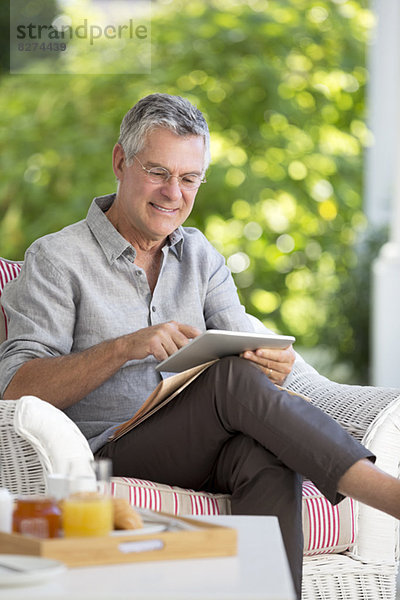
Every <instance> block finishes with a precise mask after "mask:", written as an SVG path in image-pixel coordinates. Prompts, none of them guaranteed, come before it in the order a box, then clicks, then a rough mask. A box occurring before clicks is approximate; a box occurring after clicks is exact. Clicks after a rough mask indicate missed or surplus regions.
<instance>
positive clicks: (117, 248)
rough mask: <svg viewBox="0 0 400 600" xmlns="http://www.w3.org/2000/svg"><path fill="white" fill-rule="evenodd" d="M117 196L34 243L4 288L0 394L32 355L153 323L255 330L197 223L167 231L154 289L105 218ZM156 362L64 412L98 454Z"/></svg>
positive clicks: (152, 376)
mask: <svg viewBox="0 0 400 600" xmlns="http://www.w3.org/2000/svg"><path fill="white" fill-rule="evenodd" d="M114 197H115V195H113V194H112V195H109V196H102V197H100V198H95V200H94V201H93V202H92V204H91V206H90V209H89V212H88V215H87V218H86V219H84V220H82V221H79V222H78V223H75V224H73V225H70V226H68V227H66V228H65V229H62V230H61V231H59V232H57V233H53V234H50V235H47V236H45V237H43V238H41V239H39V240H37V241H36V242H34V243H33V244H32V245H31V246H30V248H29V249H28V250H27V252H26V255H25V262H24V266H23V268H22V271H21V274H20V275H19V276H18V278H17V279H16V280H15V281H13V282H11V283H10V284H8V285H7V286H6V289H5V290H4V293H3V296H2V304H3V307H4V309H5V312H6V315H7V318H8V319H9V327H8V340H7V341H6V342H4V343H3V344H2V346H1V347H0V394H1V395H2V394H3V393H4V390H5V388H6V387H7V385H8V384H9V382H10V380H11V379H12V377H13V376H14V374H15V373H16V371H17V370H18V368H19V367H20V366H21V365H22V364H23V363H24V362H26V361H28V360H31V359H33V358H42V357H52V356H62V355H66V354H69V353H71V352H80V351H82V350H85V349H87V348H89V347H91V346H93V345H95V344H98V343H99V342H102V341H104V340H107V339H111V338H116V337H118V336H121V335H125V334H127V333H131V332H134V331H137V330H138V329H141V328H143V327H148V326H150V325H155V324H157V323H163V322H165V321H170V320H175V321H179V322H181V323H186V324H189V325H193V326H196V327H198V328H199V329H200V330H202V331H205V330H206V329H228V330H237V331H253V327H252V324H251V322H250V321H249V319H248V317H247V316H246V314H245V310H244V308H243V307H242V306H241V304H240V302H239V299H238V296H237V292H236V288H235V285H234V282H233V280H232V277H231V274H230V271H229V269H228V268H227V267H226V265H225V260H224V258H223V257H222V256H221V255H220V254H219V253H218V252H217V251H216V250H215V248H213V246H211V244H210V243H209V242H208V241H207V240H206V238H205V237H204V236H203V234H202V233H200V231H198V230H197V229H194V228H183V227H180V228H178V229H177V230H175V231H174V232H173V233H172V234H171V235H170V236H169V238H168V241H167V243H166V244H165V246H164V247H163V249H162V253H163V257H162V265H161V270H160V274H159V277H158V281H157V285H156V287H155V289H154V292H153V294H152V293H151V291H150V288H149V285H148V283H147V278H146V274H145V272H144V271H143V269H141V268H140V267H138V266H137V265H136V264H135V257H136V251H135V249H134V247H133V246H132V245H131V244H130V243H129V242H127V240H125V239H124V238H123V237H122V236H121V235H120V234H119V233H118V231H117V230H116V229H115V228H114V226H113V225H112V224H111V222H110V221H109V220H108V218H107V216H106V215H105V214H104V211H105V210H107V209H108V208H109V207H110V206H111V204H112V202H113V200H114ZM155 365H156V360H155V358H154V357H153V356H148V357H147V358H146V359H144V360H131V361H129V362H127V363H125V365H124V366H123V367H122V368H121V369H120V370H119V371H118V372H117V373H116V374H115V375H113V376H112V377H111V378H110V379H109V380H108V381H106V382H105V383H103V384H102V385H101V386H100V387H98V388H97V389H96V390H94V391H93V392H91V393H89V394H88V395H87V396H86V397H85V398H83V399H82V400H81V401H79V402H77V403H76V404H75V405H73V406H71V407H69V408H68V409H66V410H65V412H66V413H67V414H68V416H69V417H71V418H72V419H73V420H74V421H75V422H76V423H77V425H78V426H79V427H80V429H81V430H82V432H83V433H84V435H85V436H86V437H87V438H88V439H89V443H90V445H91V447H92V450H93V451H96V450H97V449H98V448H100V447H101V446H102V445H103V444H104V443H105V442H106V441H107V439H108V437H109V435H110V433H111V431H112V430H113V428H114V427H115V426H116V425H118V424H120V423H122V422H124V421H126V420H127V419H129V418H131V416H132V415H133V414H134V413H135V412H136V411H137V409H138V408H139V407H140V406H141V405H142V404H143V402H144V400H145V399H146V398H147V396H149V394H150V393H151V392H152V391H153V389H154V388H155V387H156V386H157V384H158V383H159V381H160V375H159V374H158V373H157V372H156V371H155V369H154V367H155Z"/></svg>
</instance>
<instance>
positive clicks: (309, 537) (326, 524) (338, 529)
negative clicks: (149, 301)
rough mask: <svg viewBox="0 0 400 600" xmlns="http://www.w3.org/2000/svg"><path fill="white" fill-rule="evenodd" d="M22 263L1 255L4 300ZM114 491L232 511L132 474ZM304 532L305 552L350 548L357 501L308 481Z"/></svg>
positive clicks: (162, 507)
mask: <svg viewBox="0 0 400 600" xmlns="http://www.w3.org/2000/svg"><path fill="white" fill-rule="evenodd" d="M21 266H22V263H21V262H16V261H9V260H6V259H4V258H0V300H1V294H2V292H3V289H4V286H5V285H6V283H8V282H9V281H11V280H12V279H14V278H15V277H17V276H18V274H19V272H20V271H21ZM0 307H1V304H0ZM2 315H3V316H4V319H3V318H2ZM6 332H7V322H6V319H5V315H4V311H3V312H2V314H0V343H1V342H2V341H3V340H4V339H5V338H6ZM112 491H113V494H114V496H116V497H119V498H127V499H128V500H129V502H130V503H131V504H132V505H134V506H140V507H141V508H149V509H151V510H156V511H163V512H167V513H172V514H175V515H219V514H230V513H231V508H230V498H229V496H227V495H226V494H209V493H206V492H195V491H193V490H187V489H182V488H178V487H174V486H169V485H164V484H159V483H154V482H152V481H144V480H141V479H132V478H128V477H115V478H114V479H113V484H112ZM303 534H304V554H305V555H307V556H313V555H315V554H324V553H338V552H343V551H344V550H347V549H348V548H349V547H350V546H351V545H352V544H353V543H354V539H355V516H354V503H353V501H352V500H351V499H350V498H346V499H345V500H343V501H342V502H340V504H338V505H337V506H332V504H331V503H330V502H328V500H327V499H326V498H325V497H324V496H323V495H322V494H321V492H320V491H319V490H318V489H317V488H316V487H315V485H314V484H313V483H311V481H304V483H303Z"/></svg>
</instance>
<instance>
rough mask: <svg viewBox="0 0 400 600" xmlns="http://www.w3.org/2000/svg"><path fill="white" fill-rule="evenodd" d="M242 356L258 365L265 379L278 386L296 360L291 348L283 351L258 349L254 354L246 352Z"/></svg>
mask: <svg viewBox="0 0 400 600" xmlns="http://www.w3.org/2000/svg"><path fill="white" fill-rule="evenodd" d="M242 356H243V358H246V359H247V360H251V361H252V362H254V363H255V364H256V365H258V366H259V367H260V368H261V370H262V371H263V372H264V373H265V374H266V375H267V377H269V379H270V380H271V381H272V382H273V383H276V384H278V385H282V384H283V382H284V381H285V379H286V377H287V376H288V375H289V373H290V371H291V370H292V368H293V364H294V361H295V358H296V355H295V352H294V350H293V347H292V346H288V348H285V349H284V350H278V349H276V348H275V349H272V348H259V349H258V350H256V351H255V352H250V351H249V350H247V351H246V352H244V353H243V354H242Z"/></svg>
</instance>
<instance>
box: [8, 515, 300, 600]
mask: <svg viewBox="0 0 400 600" xmlns="http://www.w3.org/2000/svg"><path fill="white" fill-rule="evenodd" d="M203 520H205V521H210V522H214V523H215V522H216V523H221V524H223V525H228V526H231V527H234V528H236V529H237V530H238V541H239V544H238V555H237V556H233V557H220V558H210V559H208V558H202V559H196V560H176V561H158V562H154V561H151V562H144V563H131V564H123V565H121V564H119V565H107V566H99V567H82V568H73V569H72V568H71V569H68V570H67V572H66V573H64V574H62V575H59V576H58V577H57V578H56V579H52V580H51V581H48V582H47V583H42V584H39V585H31V586H29V587H26V586H25V587H18V588H8V589H4V588H0V599H1V600H3V599H4V600H26V599H27V598H29V600H34V599H40V600H128V599H129V600H130V599H132V600H200V599H201V600H228V599H229V600H239V599H242V600H294V598H295V594H294V590H293V584H292V580H291V576H290V572H289V566H288V563H287V558H286V554H285V551H284V547H283V542H282V537H281V532H280V529H279V525H278V520H277V518H276V517H250V516H243V517H238V516H219V517H204V519H203Z"/></svg>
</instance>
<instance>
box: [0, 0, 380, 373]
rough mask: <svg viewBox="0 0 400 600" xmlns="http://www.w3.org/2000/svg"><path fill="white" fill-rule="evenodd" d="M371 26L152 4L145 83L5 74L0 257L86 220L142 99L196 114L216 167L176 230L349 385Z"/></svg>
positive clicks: (362, 222) (254, 308) (332, 1)
mask: <svg viewBox="0 0 400 600" xmlns="http://www.w3.org/2000/svg"><path fill="white" fill-rule="evenodd" d="M372 26H373V17H372V15H371V13H370V12H369V10H368V3H367V2H366V1H363V0H280V1H277V0H276V1H274V0H247V2H244V1H240V2H239V1H235V0H211V1H210V2H208V3H204V2H200V1H198V0H193V1H190V2H188V1H182V2H180V1H179V0H172V1H171V2H161V1H160V2H158V3H155V4H154V10H153V19H152V44H153V49H152V73H151V75H150V76H145V75H131V76H127V75H118V62H116V63H115V73H116V74H115V75H110V76H92V77H91V76H70V77H68V76H64V75H54V76H34V75H28V76H20V75H13V76H5V75H3V77H2V79H1V80H0V85H1V94H0V122H1V127H0V143H1V146H2V149H3V151H2V153H1V157H0V161H1V164H0V168H1V172H2V177H1V181H0V211H1V215H2V219H1V223H0V254H1V255H3V256H8V257H15V258H21V257H22V256H23V252H24V250H25V249H26V247H27V246H28V245H29V244H30V243H31V242H32V241H33V240H34V239H35V238H36V237H38V236H40V235H43V234H45V233H47V232H50V231H54V230H56V229H59V228H61V227H63V226H64V225H66V224H68V223H70V222H72V221H75V220H77V219H80V218H83V217H84V216H85V214H86V211H87V207H88V204H89V202H90V200H91V198H92V197H93V196H95V195H99V194H104V193H108V192H110V191H113V190H114V189H115V182H114V177H113V174H112V170H111V158H110V157H111V149H112V146H113V144H114V143H115V141H116V139H117V137H118V128H119V123H120V120H121V118H122V116H123V114H124V113H125V112H126V111H127V110H128V109H129V108H130V107H131V106H132V105H133V104H134V103H135V102H136V101H137V100H138V99H139V98H140V97H142V96H143V95H145V94H147V93H151V92H154V91H162V92H168V93H172V94H180V95H183V96H185V97H188V98H189V99H190V100H191V101H193V102H194V103H195V104H197V105H198V106H199V108H200V109H201V110H202V111H203V112H204V114H205V115H206V117H207V119H208V122H209V125H210V130H211V137H212V155H213V163H212V166H211V167H210V170H209V173H208V183H207V184H206V185H205V186H203V187H202V188H201V190H200V191H199V194H198V199H197V204H196V206H195V210H194V212H193V214H192V216H191V217H190V220H189V222H188V223H187V224H189V225H194V226H197V227H199V228H201V229H202V230H203V231H204V232H205V233H206V235H207V236H208V237H209V239H210V240H211V241H212V242H213V243H214V244H215V245H216V247H217V248H218V249H219V250H220V251H221V252H223V254H224V255H225V256H226V258H227V260H228V265H229V266H230V268H231V270H232V272H233V273H234V277H235V280H236V283H237V285H238V288H239V292H240V295H241V298H242V300H243V302H244V303H245V305H246V307H247V309H248V311H249V312H252V313H253V314H255V315H256V316H258V317H259V318H261V319H262V320H263V321H264V322H265V323H266V325H268V326H270V327H272V328H274V329H276V330H278V331H280V332H283V333H291V334H294V335H296V336H297V339H298V346H301V347H304V348H307V347H309V348H312V347H315V346H318V347H323V346H326V347H327V348H329V349H330V350H331V351H332V349H334V351H333V360H336V361H342V360H344V361H347V362H349V363H351V364H352V365H353V366H354V368H355V372H356V376H357V377H358V379H359V380H360V379H361V378H362V377H364V376H365V374H366V371H367V362H368V348H367V347H366V344H365V332H366V331H367V329H368V323H367V320H368V319H367V318H366V319H363V320H362V321H361V322H359V321H357V320H355V319H354V313H355V312H356V313H357V311H358V309H359V307H358V302H359V298H360V296H359V294H358V292H359V289H358V287H357V286H358V285H359V282H360V280H365V281H366V283H365V286H367V280H368V273H367V271H366V270H368V265H365V261H364V262H360V259H359V256H358V254H357V243H358V240H359V238H360V236H362V235H363V232H365V230H366V227H367V223H366V219H365V216H364V214H363V212H362V164H363V163H362V161H363V150H364V148H365V147H366V146H367V145H368V144H369V143H370V141H371V140H370V134H369V132H368V130H367V128H366V126H365V121H364V117H365V89H366V83H367V80H368V73H367V71H366V66H365V50H366V43H367V40H368V37H369V34H370V30H371V28H372ZM362 302H363V305H364V307H365V303H368V298H366V297H365V296H362ZM363 312H365V314H368V310H365V311H363ZM360 332H362V335H361V336H360Z"/></svg>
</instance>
